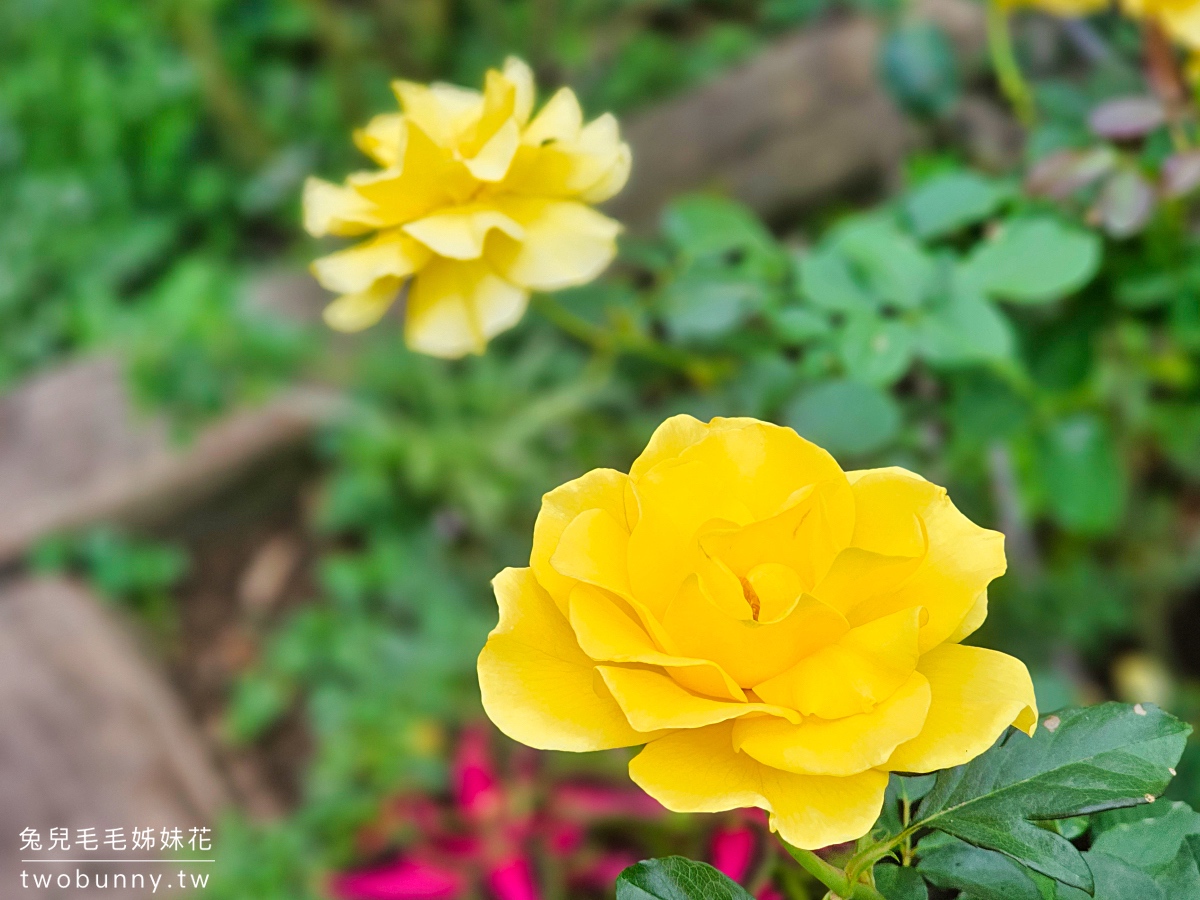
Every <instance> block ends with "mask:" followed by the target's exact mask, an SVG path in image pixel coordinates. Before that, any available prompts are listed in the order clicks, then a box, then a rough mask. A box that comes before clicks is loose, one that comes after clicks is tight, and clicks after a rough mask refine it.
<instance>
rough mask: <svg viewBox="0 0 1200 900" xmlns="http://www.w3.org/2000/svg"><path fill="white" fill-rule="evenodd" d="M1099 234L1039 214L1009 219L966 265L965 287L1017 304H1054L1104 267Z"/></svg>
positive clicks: (1077, 288)
mask: <svg viewBox="0 0 1200 900" xmlns="http://www.w3.org/2000/svg"><path fill="white" fill-rule="evenodd" d="M1100 256H1101V243H1100V238H1099V237H1097V236H1096V235H1095V234H1093V233H1092V232H1090V231H1084V230H1082V229H1080V228H1075V227H1073V226H1068V225H1064V224H1063V223H1061V222H1059V221H1058V220H1057V219H1053V218H1049V217H1046V216H1035V217H1030V218H1023V219H1017V220H1015V221H1012V222H1008V223H1007V224H1006V225H1005V226H1004V227H1003V228H1002V229H1001V230H1000V232H999V234H997V235H996V236H995V237H994V238H992V239H991V240H989V241H986V242H984V243H983V244H981V245H980V246H979V247H978V248H976V250H975V252H974V253H972V254H971V256H970V258H969V259H968V260H967V262H966V263H965V264H964V266H963V268H962V270H961V274H962V275H963V278H964V287H966V288H968V289H970V288H974V289H978V290H981V291H983V292H984V293H986V294H988V295H989V296H992V297H995V298H997V299H999V300H1009V301H1011V302H1013V303H1049V302H1051V301H1054V300H1058V299H1061V298H1063V297H1066V296H1068V295H1069V294H1073V293H1074V292H1075V291H1077V290H1079V289H1080V288H1081V287H1083V286H1084V285H1085V284H1087V283H1088V282H1089V281H1091V280H1092V277H1093V276H1094V275H1095V274H1096V271H1097V269H1098V268H1099V266H1100Z"/></svg>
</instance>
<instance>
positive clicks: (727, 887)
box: [617, 856, 751, 900]
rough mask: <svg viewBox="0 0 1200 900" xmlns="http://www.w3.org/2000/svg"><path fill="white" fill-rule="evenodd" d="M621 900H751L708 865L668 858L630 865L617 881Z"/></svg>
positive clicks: (746, 894) (738, 887)
mask: <svg viewBox="0 0 1200 900" xmlns="http://www.w3.org/2000/svg"><path fill="white" fill-rule="evenodd" d="M617 900H751V897H750V895H749V894H748V893H746V891H744V890H743V889H742V888H741V886H740V885H738V884H737V882H735V881H731V880H730V879H729V878H727V877H726V876H725V875H722V874H721V873H720V872H718V871H717V870H716V869H714V868H713V867H712V866H710V865H708V864H707V863H702V862H696V861H695V860H691V859H685V858H684V857H682V856H668V857H666V858H665V859H647V860H643V861H642V862H640V863H637V864H636V865H632V866H630V867H629V868H628V869H626V870H625V871H624V872H622V873H621V874H620V876H619V877H618V878H617Z"/></svg>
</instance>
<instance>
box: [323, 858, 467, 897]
mask: <svg viewBox="0 0 1200 900" xmlns="http://www.w3.org/2000/svg"><path fill="white" fill-rule="evenodd" d="M466 884H467V882H466V879H465V878H464V877H463V876H462V875H460V874H458V873H457V872H452V871H450V870H448V869H443V868H440V867H438V866H433V865H429V864H427V863H422V862H418V861H416V860H412V859H398V860H396V861H395V862H392V863H388V864H387V865H383V866H379V867H377V868H374V869H364V870H362V871H359V872H347V873H345V874H342V875H337V876H335V877H334V878H333V880H332V882H331V885H330V886H331V887H332V889H333V893H334V896H336V897H338V898H340V900H451V898H454V897H458V896H460V895H461V894H462V892H463V890H464V889H465V888H466Z"/></svg>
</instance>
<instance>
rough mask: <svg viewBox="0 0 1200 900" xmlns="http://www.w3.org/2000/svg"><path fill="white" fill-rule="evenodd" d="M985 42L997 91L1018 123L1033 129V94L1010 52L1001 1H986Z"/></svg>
mask: <svg viewBox="0 0 1200 900" xmlns="http://www.w3.org/2000/svg"><path fill="white" fill-rule="evenodd" d="M987 39H988V53H989V54H990V55H991V59H992V68H993V69H994V70H995V72H996V79H997V80H998V81H999V82H1000V90H1001V91H1003V92H1004V96H1005V97H1006V98H1007V99H1008V102H1009V103H1010V104H1011V105H1012V108H1013V112H1015V113H1016V114H1017V118H1018V119H1019V120H1020V122H1021V124H1022V125H1024V126H1025V127H1026V128H1029V127H1032V125H1033V124H1034V119H1035V115H1036V110H1035V108H1034V104H1033V93H1032V92H1031V91H1030V90H1029V85H1028V83H1026V81H1025V77H1024V76H1023V75H1022V74H1021V66H1020V64H1018V62H1017V55H1016V52H1015V51H1014V50H1013V41H1012V31H1011V30H1010V29H1009V25H1008V11H1007V10H1006V9H1005V8H1004V6H1003V5H1002V2H1001V0H988V5H987Z"/></svg>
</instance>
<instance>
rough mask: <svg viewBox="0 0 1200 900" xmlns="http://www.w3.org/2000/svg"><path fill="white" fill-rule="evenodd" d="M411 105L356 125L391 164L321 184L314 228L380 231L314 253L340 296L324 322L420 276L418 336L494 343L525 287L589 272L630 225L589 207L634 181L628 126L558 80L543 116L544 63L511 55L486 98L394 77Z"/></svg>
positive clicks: (356, 325) (413, 300)
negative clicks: (593, 112)
mask: <svg viewBox="0 0 1200 900" xmlns="http://www.w3.org/2000/svg"><path fill="white" fill-rule="evenodd" d="M393 88H394V90H395V92H396V96H397V98H398V99H399V101H400V105H401V107H402V109H403V112H400V113H385V114H383V115H379V116H376V117H375V118H374V119H372V120H371V121H370V123H369V124H368V125H367V127H366V128H364V129H362V130H361V131H359V132H357V133H356V134H355V141H356V143H357V144H358V146H359V148H360V149H361V150H362V151H363V152H364V153H366V154H367V155H369V156H370V157H371V158H372V159H373V160H374V161H375V162H377V163H378V164H379V165H380V166H382V167H383V168H382V169H381V170H380V171H376V172H361V173H358V174H355V175H351V176H350V177H349V178H348V179H347V181H346V184H345V185H344V186H338V185H335V184H331V183H329V182H327V181H322V180H321V179H318V178H310V179H309V180H308V182H307V183H306V185H305V190H304V223H305V227H306V228H307V229H308V231H309V233H310V234H312V235H314V236H317V237H320V236H323V235H327V234H334V235H347V236H348V235H360V234H365V233H368V232H377V233H376V234H375V236H374V237H372V238H370V239H369V240H367V241H365V242H363V243H361V244H358V245H356V246H354V247H351V248H349V249H348V250H342V251H340V252H338V253H333V254H331V255H329V256H326V257H323V258H321V259H318V260H317V261H316V262H314V263H313V266H312V270H313V274H314V275H315V276H316V278H317V280H318V281H319V282H320V283H321V284H322V285H323V286H324V287H326V288H328V289H329V290H331V291H335V292H337V293H339V294H341V296H340V297H338V299H336V300H335V301H334V302H333V303H331V304H330V305H329V306H328V308H327V309H326V311H325V320H326V322H327V323H328V324H329V325H330V326H331V327H333V328H336V329H339V330H342V331H358V330H360V329H362V328H367V327H368V326H370V325H373V324H375V323H376V322H378V321H379V319H380V318H381V317H382V316H383V314H384V313H385V312H386V311H387V309H388V307H389V306H391V304H392V303H393V302H394V301H395V300H396V298H397V297H398V296H399V295H400V290H401V288H402V287H403V286H404V284H405V282H406V281H408V280H410V279H411V282H412V283H411V285H410V286H409V293H408V298H407V307H406V310H405V339H406V340H407V342H408V345H409V346H410V347H411V348H412V349H414V350H418V351H420V352H422V353H428V354H431V355H433V356H444V357H458V356H463V355H464V354H466V353H472V352H474V353H479V352H482V351H483V348H484V347H485V346H486V344H487V342H488V340H490V339H491V338H493V337H495V336H496V335H497V334H499V333H500V332H502V331H504V330H506V329H508V328H511V327H512V326H513V325H515V324H516V323H517V322H518V321H519V320H520V318H521V316H522V315H523V314H524V312H525V305H526V303H527V301H528V299H529V293H530V291H535V290H558V289H560V288H565V287H571V286H574V285H579V284H583V283H585V282H588V281H591V280H592V279H593V278H595V277H596V275H598V274H599V273H600V272H601V271H602V270H603V269H604V268H605V266H607V265H608V264H609V262H611V261H612V258H613V256H614V255H615V254H616V248H617V245H616V237H617V233H618V232H619V231H620V226H619V225H618V224H617V223H616V222H615V221H613V220H612V219H609V218H607V217H606V216H603V215H601V214H600V213H598V212H596V211H595V210H593V209H592V208H591V206H590V205H589V204H592V203H598V202H600V201H602V200H606V199H608V198H609V197H611V196H612V195H613V194H615V193H617V191H619V190H620V189H621V188H622V187H623V186H624V184H625V181H626V179H627V178H628V177H629V168H630V153H629V147H628V145H626V144H625V143H624V142H622V140H621V136H620V129H619V126H618V125H617V120H616V119H615V118H613V116H611V115H603V116H600V117H599V118H598V119H596V120H594V121H593V122H591V123H589V124H587V125H584V123H583V113H582V111H581V110H580V108H579V101H578V100H577V99H576V97H575V94H574V92H572V91H571V90H570V89H569V88H563V89H562V90H560V91H558V93H556V94H555V95H554V96H553V97H551V98H550V100H548V101H547V102H546V104H545V106H543V107H542V109H541V111H540V112H539V113H538V114H537V115H536V116H534V115H533V106H534V94H535V87H534V81H533V73H532V72H531V71H530V69H529V67H528V66H527V65H525V63H523V62H521V61H520V60H518V59H515V58H510V59H509V60H508V61H507V62H506V63H505V65H504V69H503V71H500V70H495V69H493V70H491V71H489V72H488V74H487V78H486V84H485V87H484V90H483V92H482V93H481V92H479V91H472V90H467V89H465V88H460V87H455V86H453V85H449V84H433V85H428V86H426V85H421V84H415V83H413V82H408V81H397V82H395V83H394V84H393Z"/></svg>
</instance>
